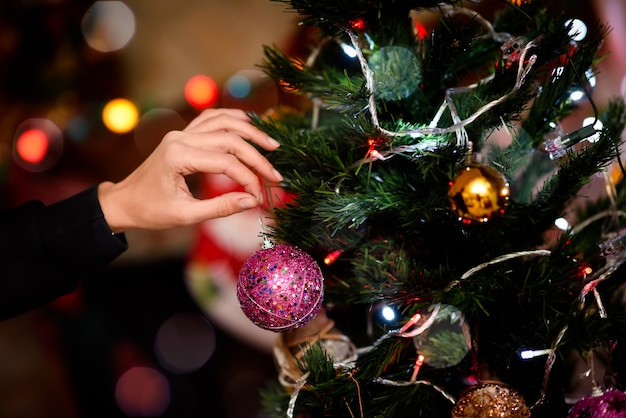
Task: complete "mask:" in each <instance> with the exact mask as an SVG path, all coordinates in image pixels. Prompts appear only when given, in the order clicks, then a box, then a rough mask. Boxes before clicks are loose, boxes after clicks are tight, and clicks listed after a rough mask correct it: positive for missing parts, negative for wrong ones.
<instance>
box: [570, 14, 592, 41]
mask: <svg viewBox="0 0 626 418" xmlns="http://www.w3.org/2000/svg"><path fill="white" fill-rule="evenodd" d="M570 25H571V28H570V31H569V33H568V34H569V35H570V36H571V37H572V40H574V41H577V42H578V41H582V40H583V39H585V37H586V36H587V25H585V22H583V21H582V20H580V19H569V20H567V21H566V22H565V27H569V26H570Z"/></svg>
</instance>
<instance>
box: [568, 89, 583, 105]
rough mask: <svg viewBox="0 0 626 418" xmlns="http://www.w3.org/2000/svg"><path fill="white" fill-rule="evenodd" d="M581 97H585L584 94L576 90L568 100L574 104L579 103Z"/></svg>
mask: <svg viewBox="0 0 626 418" xmlns="http://www.w3.org/2000/svg"><path fill="white" fill-rule="evenodd" d="M583 97H585V93H584V92H583V91H582V90H576V91H574V92H572V93H571V94H570V95H569V98H570V99H571V100H572V101H574V102H577V101H579V100H580V99H582V98H583Z"/></svg>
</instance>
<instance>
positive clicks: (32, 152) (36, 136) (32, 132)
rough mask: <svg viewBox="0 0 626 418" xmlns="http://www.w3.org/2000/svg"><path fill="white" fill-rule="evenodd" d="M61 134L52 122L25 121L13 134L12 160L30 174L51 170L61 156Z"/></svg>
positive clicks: (62, 146) (40, 120) (41, 119)
mask: <svg viewBox="0 0 626 418" xmlns="http://www.w3.org/2000/svg"><path fill="white" fill-rule="evenodd" d="M63 149H64V143H63V134H62V132H61V129H59V128H58V127H57V126H56V124H54V122H52V121H51V120H48V119H43V118H33V119H27V120H25V121H24V122H22V123H21V124H20V125H19V126H18V128H17V130H16V133H15V139H14V143H13V160H14V161H15V163H16V164H17V165H19V166H20V167H22V168H23V169H25V170H27V171H30V172H33V173H35V172H43V171H46V170H48V169H50V168H52V167H53V166H54V165H55V164H56V163H57V162H58V161H59V159H60V158H61V156H62V155H63Z"/></svg>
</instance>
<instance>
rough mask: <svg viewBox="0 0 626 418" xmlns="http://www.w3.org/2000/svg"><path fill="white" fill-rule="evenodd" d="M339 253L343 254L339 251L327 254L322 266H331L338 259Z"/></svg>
mask: <svg viewBox="0 0 626 418" xmlns="http://www.w3.org/2000/svg"><path fill="white" fill-rule="evenodd" d="M341 253H343V251H341V250H337V251H333V252H332V253H330V254H328V255H327V256H326V257H325V258H324V264H327V265H328V264H332V263H333V262H334V261H335V260H336V259H337V257H339V256H340V255H341Z"/></svg>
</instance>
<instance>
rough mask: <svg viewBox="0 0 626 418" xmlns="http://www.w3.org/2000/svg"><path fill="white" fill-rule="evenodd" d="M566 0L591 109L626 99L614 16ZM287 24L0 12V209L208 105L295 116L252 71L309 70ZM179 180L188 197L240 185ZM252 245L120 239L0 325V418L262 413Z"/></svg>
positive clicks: (222, 12) (127, 159) (98, 12)
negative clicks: (44, 299)
mask: <svg viewBox="0 0 626 418" xmlns="http://www.w3.org/2000/svg"><path fill="white" fill-rule="evenodd" d="M489 3H497V4H500V5H501V3H500V2H482V5H481V7H485V8H488V7H489ZM572 3H574V2H572ZM576 3H577V5H576V6H574V7H575V8H574V10H579V11H580V17H581V18H582V19H590V18H593V19H594V20H595V19H599V20H601V21H603V22H606V23H608V24H609V25H610V26H611V27H612V28H613V30H612V32H611V34H610V36H609V38H608V39H607V43H606V45H605V46H604V49H605V52H607V53H608V52H609V51H611V53H610V55H608V56H607V57H606V58H605V60H604V61H603V62H602V63H601V64H600V69H601V71H600V73H599V75H598V78H597V85H596V86H595V88H594V98H595V99H596V100H597V101H598V104H600V105H601V104H602V103H603V102H605V101H606V99H608V98H609V97H611V96H614V95H616V94H624V93H623V92H624V89H625V87H624V86H625V85H626V84H625V82H624V79H623V77H624V73H625V70H626V62H625V61H626V53H625V52H624V49H625V48H626V46H625V45H624V42H625V41H624V40H626V33H625V31H626V27H625V24H626V12H625V6H624V5H623V3H622V0H603V1H599V0H597V1H595V2H593V1H580V2H576ZM297 22H298V17H297V15H296V14H294V13H293V12H291V11H288V10H287V8H286V6H285V5H284V4H282V3H279V2H272V1H269V0H159V1H151V0H126V1H95V2H94V1H86V0H4V1H0V83H2V84H1V86H0V204H1V205H2V206H9V205H10V206H13V205H17V204H19V203H21V202H24V201H26V200H29V199H38V200H42V201H44V202H46V203H51V202H54V201H57V200H59V199H62V198H65V197H68V196H70V195H72V194H74V193H76V192H78V191H81V190H83V189H85V188H87V187H89V186H90V185H92V184H94V183H96V182H98V181H102V180H112V181H117V180H121V179H122V178H123V177H124V176H125V175H127V174H128V173H129V172H130V171H131V170H132V169H134V168H135V167H136V166H137V165H138V164H139V163H140V162H141V161H142V160H143V159H144V158H145V157H146V156H147V155H148V154H149V153H150V152H151V150H152V149H154V147H155V146H156V145H157V144H158V142H159V141H160V140H161V138H162V137H163V135H164V134H165V133H166V132H168V131H170V130H173V129H182V128H183V127H184V126H185V125H186V123H187V122H189V121H190V120H191V119H192V118H193V117H194V116H196V115H197V114H198V113H199V112H201V111H202V109H205V108H210V107H237V108H242V109H244V110H250V111H254V112H257V113H260V114H263V113H266V112H272V111H273V110H274V109H276V108H277V107H278V106H292V105H293V103H290V101H289V100H290V99H288V98H287V97H286V96H285V95H284V93H283V92H281V91H280V90H279V89H278V87H277V86H275V85H274V84H273V83H271V82H270V81H269V80H267V79H266V78H264V76H263V74H262V72H261V71H260V70H259V68H258V64H260V63H261V62H262V59H263V45H272V44H276V45H279V46H280V47H281V49H283V50H284V51H287V52H288V53H290V54H292V55H295V56H306V54H307V53H308V52H309V50H308V48H309V46H310V41H311V35H310V34H305V33H303V32H302V31H301V29H299V28H298V25H297ZM588 111H589V108H588V106H587V105H585V104H581V106H580V110H579V112H588ZM189 181H190V183H191V185H192V188H193V189H194V190H195V192H196V194H197V195H198V196H211V195H214V194H218V193H221V192H223V191H226V190H231V189H233V188H235V187H236V186H235V185H234V184H232V183H231V182H230V181H229V180H227V179H224V178H222V177H219V176H212V177H211V176H202V177H192V178H190V179H189ZM274 194H275V195H277V197H278V198H280V197H281V196H280V191H275V192H274ZM258 232H259V222H258V213H257V212H256V211H252V212H248V213H243V214H240V215H236V216H233V217H229V218H226V219H220V220H214V221H210V222H205V223H204V224H202V225H199V226H197V227H193V228H179V229H176V230H170V231H161V232H133V233H130V234H128V240H129V245H130V249H129V251H128V252H127V253H125V254H124V255H123V256H122V257H120V258H119V259H118V260H116V261H115V262H114V263H112V264H111V265H110V266H108V267H107V268H106V269H104V270H99V271H93V272H89V273H87V274H86V275H85V277H84V280H83V281H82V285H81V287H80V289H78V290H77V291H76V292H74V293H72V294H70V295H68V296H66V297H63V298H61V299H59V300H57V301H56V302H54V303H53V304H51V305H50V306H46V307H44V308H41V309H39V310H36V311H34V312H30V313H28V314H25V315H22V316H20V317H17V318H13V319H10V320H5V321H0V418H4V417H7V418H47V417H64V418H78V417H108V418H114V417H126V416H163V417H187V418H193V417H262V416H263V415H262V414H261V412H259V411H260V402H261V401H260V397H259V393H258V390H259V388H260V387H262V386H263V385H264V384H265V383H266V382H267V381H268V380H270V379H274V378H275V376H276V371H275V367H274V364H273V360H272V358H271V347H272V345H273V341H274V335H273V334H271V333H269V332H266V331H263V330H261V329H260V328H257V327H256V326H254V325H252V324H251V323H250V322H249V321H248V320H247V319H246V318H245V317H244V316H243V314H242V313H241V311H240V309H239V306H238V303H237V300H236V296H235V280H236V275H237V272H238V270H239V267H240V266H241V264H242V263H243V261H244V260H245V259H246V258H247V257H248V256H249V255H250V254H252V252H254V251H255V250H256V249H258V248H259V246H260V239H259V237H258ZM0 233H1V231H0ZM33 262H34V263H36V262H37V260H33ZM0 274H1V272H0Z"/></svg>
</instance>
